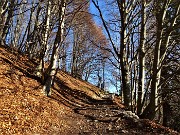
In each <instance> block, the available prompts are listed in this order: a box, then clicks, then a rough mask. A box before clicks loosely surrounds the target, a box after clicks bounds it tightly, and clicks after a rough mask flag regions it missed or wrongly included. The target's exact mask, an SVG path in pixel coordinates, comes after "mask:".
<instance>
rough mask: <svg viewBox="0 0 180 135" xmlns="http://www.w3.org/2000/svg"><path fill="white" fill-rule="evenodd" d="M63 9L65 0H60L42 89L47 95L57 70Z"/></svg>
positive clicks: (62, 31)
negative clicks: (55, 30)
mask: <svg viewBox="0 0 180 135" xmlns="http://www.w3.org/2000/svg"><path fill="white" fill-rule="evenodd" d="M65 10H66V0H62V1H61V4H60V5H59V22H58V31H57V33H56V38H55V41H54V45H53V50H52V55H51V60H50V65H49V66H48V69H47V71H46V76H47V77H46V78H45V84H44V86H43V90H44V92H45V94H46V95H47V96H50V95H51V85H52V84H53V81H54V77H55V75H56V72H57V65H58V58H59V52H58V51H59V46H60V45H61V44H62V42H63V33H64V20H65Z"/></svg>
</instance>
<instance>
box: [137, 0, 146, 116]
mask: <svg viewBox="0 0 180 135" xmlns="http://www.w3.org/2000/svg"><path fill="white" fill-rule="evenodd" d="M145 7H146V0H141V32H140V45H139V78H138V100H137V114H138V115H139V114H141V111H142V99H143V92H144V79H145V78H144V77H145V75H144V74H145V73H144V72H145V71H144V67H145V54H144V45H145V38H146V24H145V22H146V10H145Z"/></svg>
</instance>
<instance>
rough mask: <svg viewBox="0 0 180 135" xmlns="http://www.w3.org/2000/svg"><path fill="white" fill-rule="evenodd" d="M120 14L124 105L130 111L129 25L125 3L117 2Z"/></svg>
mask: <svg viewBox="0 0 180 135" xmlns="http://www.w3.org/2000/svg"><path fill="white" fill-rule="evenodd" d="M117 3H118V7H119V12H120V15H121V32H120V36H121V38H120V67H121V74H122V91H123V97H124V104H125V106H126V107H127V109H128V110H129V109H130V104H131V90H130V78H129V75H130V73H129V64H128V56H127V55H128V54H127V50H126V47H127V42H126V40H127V37H126V27H127V26H126V25H127V18H126V17H127V16H126V13H125V12H126V11H125V10H126V9H125V1H119V0H117Z"/></svg>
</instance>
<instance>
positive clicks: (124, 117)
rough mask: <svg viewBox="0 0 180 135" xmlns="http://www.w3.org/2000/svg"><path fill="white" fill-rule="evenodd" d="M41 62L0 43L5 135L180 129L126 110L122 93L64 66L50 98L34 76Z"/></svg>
mask: <svg viewBox="0 0 180 135" xmlns="http://www.w3.org/2000/svg"><path fill="white" fill-rule="evenodd" d="M35 67H36V63H35V62H32V61H29V60H28V59H27V58H26V56H22V55H20V54H19V53H17V52H16V51H13V50H11V49H9V48H6V49H4V48H0V134H2V135H12V134H19V135H32V134H34V135H35V134H36V135H37V134H39V135H76V134H81V135H83V134H88V135H91V134H92V135H96V134H97V135H99V134H103V135H106V134H107V135H115V134H138V135H139V134H152V135H154V134H178V133H177V132H174V131H172V130H170V129H168V128H165V127H162V126H160V125H157V124H155V123H153V122H151V121H148V120H139V119H138V117H137V116H136V115H134V114H132V113H131V112H126V111H125V110H124V109H123V105H122V104H121V103H120V102H119V100H118V98H117V97H115V99H113V100H112V99H111V96H109V98H102V97H105V96H104V95H103V92H101V91H100V90H99V89H98V88H96V87H95V86H93V85H91V84H89V83H87V82H84V81H81V80H77V79H74V78H73V77H71V76H70V75H68V74H66V73H64V72H62V71H59V72H58V73H57V76H56V78H55V82H54V86H53V92H52V96H51V97H46V96H44V95H43V93H42V91H41V89H42V85H41V84H40V82H39V81H38V80H39V79H38V78H36V77H35V76H34V75H33V70H34V68H35Z"/></svg>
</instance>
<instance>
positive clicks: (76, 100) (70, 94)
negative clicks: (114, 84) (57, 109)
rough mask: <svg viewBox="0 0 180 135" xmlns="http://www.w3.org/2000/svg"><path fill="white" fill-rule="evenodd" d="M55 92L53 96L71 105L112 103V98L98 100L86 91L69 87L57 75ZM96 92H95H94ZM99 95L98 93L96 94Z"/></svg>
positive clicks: (82, 105) (83, 105)
mask: <svg viewBox="0 0 180 135" xmlns="http://www.w3.org/2000/svg"><path fill="white" fill-rule="evenodd" d="M53 89H54V91H53V93H52V96H51V98H53V99H55V100H57V101H59V102H61V103H63V104H65V105H66V106H69V107H70V106H71V107H85V106H91V105H107V104H109V105H112V104H113V102H112V100H103V99H102V100H97V99H93V98H92V97H91V96H89V95H87V94H86V93H85V92H83V91H81V90H77V89H72V88H70V87H68V85H67V83H66V82H63V81H61V80H60V79H59V78H58V77H55V80H54V86H53ZM89 90H90V89H89ZM94 94H95V93H94ZM96 96H98V95H96Z"/></svg>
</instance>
